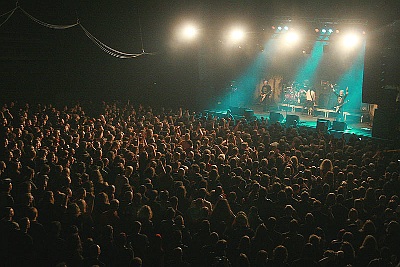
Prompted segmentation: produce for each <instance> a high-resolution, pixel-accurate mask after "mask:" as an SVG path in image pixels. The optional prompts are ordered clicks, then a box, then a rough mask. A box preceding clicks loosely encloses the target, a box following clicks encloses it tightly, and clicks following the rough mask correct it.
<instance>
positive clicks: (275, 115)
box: [269, 111, 283, 123]
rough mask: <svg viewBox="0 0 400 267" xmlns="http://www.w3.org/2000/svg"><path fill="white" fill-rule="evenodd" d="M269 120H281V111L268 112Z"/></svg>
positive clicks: (272, 121) (273, 121)
mask: <svg viewBox="0 0 400 267" xmlns="http://www.w3.org/2000/svg"><path fill="white" fill-rule="evenodd" d="M269 121H270V122H271V123H275V122H282V121H283V115H282V114H281V113H278V112H272V111H271V112H270V113H269Z"/></svg>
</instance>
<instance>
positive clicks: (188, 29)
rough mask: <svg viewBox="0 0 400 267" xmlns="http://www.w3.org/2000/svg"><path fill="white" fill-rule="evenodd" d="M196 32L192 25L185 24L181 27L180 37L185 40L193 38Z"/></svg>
mask: <svg viewBox="0 0 400 267" xmlns="http://www.w3.org/2000/svg"><path fill="white" fill-rule="evenodd" d="M197 34H198V30H197V28H196V27H195V26H194V25H191V24H187V25H186V26H184V27H183V29H182V37H183V38H184V39H186V40H192V39H194V38H195V37H196V36H197Z"/></svg>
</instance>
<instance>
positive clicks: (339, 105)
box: [332, 87, 349, 120]
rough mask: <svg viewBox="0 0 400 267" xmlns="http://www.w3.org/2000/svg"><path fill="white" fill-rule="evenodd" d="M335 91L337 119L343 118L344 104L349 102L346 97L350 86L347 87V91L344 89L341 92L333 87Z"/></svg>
mask: <svg viewBox="0 0 400 267" xmlns="http://www.w3.org/2000/svg"><path fill="white" fill-rule="evenodd" d="M332 90H333V93H334V94H335V95H336V97H337V98H336V106H335V107H334V109H335V111H336V114H337V120H343V105H344V104H346V103H347V101H346V98H347V96H348V95H349V87H347V88H346V93H345V91H344V90H340V91H339V93H338V92H337V91H336V90H335V88H334V87H332Z"/></svg>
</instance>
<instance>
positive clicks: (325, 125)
mask: <svg viewBox="0 0 400 267" xmlns="http://www.w3.org/2000/svg"><path fill="white" fill-rule="evenodd" d="M330 127H331V121H330V120H326V119H318V120H317V131H318V132H323V133H326V132H328V129H329V128H330Z"/></svg>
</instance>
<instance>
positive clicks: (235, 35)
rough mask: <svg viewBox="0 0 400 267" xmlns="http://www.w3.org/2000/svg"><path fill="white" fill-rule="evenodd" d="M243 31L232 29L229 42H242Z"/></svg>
mask: <svg viewBox="0 0 400 267" xmlns="http://www.w3.org/2000/svg"><path fill="white" fill-rule="evenodd" d="M244 35H245V34H244V31H243V30H242V29H233V30H232V31H231V36H230V37H231V40H232V41H234V42H238V41H241V40H243V38H244Z"/></svg>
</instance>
